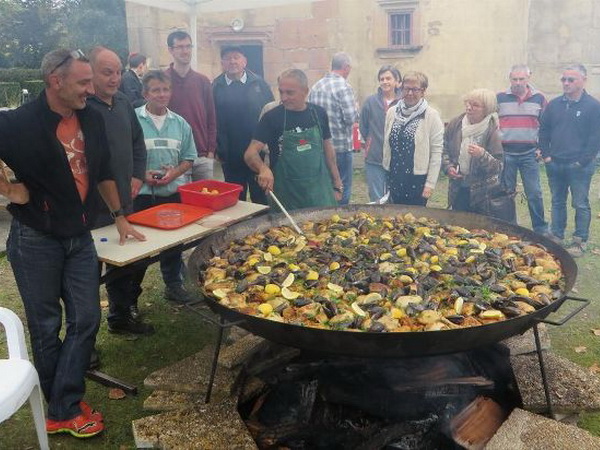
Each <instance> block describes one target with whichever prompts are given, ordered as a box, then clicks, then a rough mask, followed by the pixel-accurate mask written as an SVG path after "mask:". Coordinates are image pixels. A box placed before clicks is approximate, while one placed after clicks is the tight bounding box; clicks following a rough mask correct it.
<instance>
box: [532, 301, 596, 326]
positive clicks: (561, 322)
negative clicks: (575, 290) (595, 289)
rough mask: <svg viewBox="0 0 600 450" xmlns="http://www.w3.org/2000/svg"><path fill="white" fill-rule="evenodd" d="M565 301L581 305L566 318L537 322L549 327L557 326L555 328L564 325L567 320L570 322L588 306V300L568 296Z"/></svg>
mask: <svg viewBox="0 0 600 450" xmlns="http://www.w3.org/2000/svg"><path fill="white" fill-rule="evenodd" d="M567 300H572V301H574V302H579V303H581V304H580V305H579V306H578V307H577V308H575V309H574V310H573V311H571V312H570V313H569V314H568V315H567V316H566V317H563V318H562V319H560V320H548V319H541V320H539V322H543V323H547V324H549V325H557V326H561V325H564V324H565V323H567V322H568V321H569V320H571V319H572V318H573V317H574V316H576V315H577V314H579V313H580V312H581V311H582V310H583V309H584V308H587V306H588V305H589V304H590V300H588V299H587V298H581V297H571V296H570V295H566V296H565V300H564V301H567ZM563 303H564V302H563ZM561 306H562V304H561Z"/></svg>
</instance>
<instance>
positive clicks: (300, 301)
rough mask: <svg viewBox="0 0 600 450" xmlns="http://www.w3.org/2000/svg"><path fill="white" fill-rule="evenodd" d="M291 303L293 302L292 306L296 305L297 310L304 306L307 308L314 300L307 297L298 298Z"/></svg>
mask: <svg viewBox="0 0 600 450" xmlns="http://www.w3.org/2000/svg"><path fill="white" fill-rule="evenodd" d="M291 302H292V305H294V306H295V307H297V308H300V307H302V306H306V305H308V304H310V303H312V300H310V299H308V298H305V297H298V298H295V299H293V300H291Z"/></svg>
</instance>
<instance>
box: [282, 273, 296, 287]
mask: <svg viewBox="0 0 600 450" xmlns="http://www.w3.org/2000/svg"><path fill="white" fill-rule="evenodd" d="M295 279H296V277H295V276H294V274H293V273H290V274H289V275H288V276H287V277H285V280H283V282H282V283H281V285H282V286H283V287H290V286H291V285H292V283H293V282H294V280H295Z"/></svg>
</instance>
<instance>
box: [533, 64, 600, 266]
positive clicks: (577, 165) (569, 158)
mask: <svg viewBox="0 0 600 450" xmlns="http://www.w3.org/2000/svg"><path fill="white" fill-rule="evenodd" d="M586 79H587V71H586V69H585V67H584V66H583V65H581V64H576V65H573V66H570V67H567V68H566V69H565V70H564V72H563V75H562V78H561V79H560V81H561V83H562V87H563V95H562V96H560V97H557V98H555V99H554V100H552V101H551V102H550V103H549V104H548V107H547V108H546V110H545V111H544V113H543V114H542V117H541V121H540V137H539V140H540V149H541V151H542V157H543V159H544V162H545V163H546V173H547V174H548V183H549V185H550V190H551V191H552V226H551V231H552V234H553V235H554V236H555V237H556V240H557V241H559V242H561V243H562V240H563V239H564V237H565V236H564V234H565V227H566V225H567V195H568V193H569V191H570V192H571V204H572V206H573V208H575V231H574V232H573V240H572V241H571V242H570V243H569V244H568V246H567V250H568V251H569V253H570V254H571V255H572V256H573V257H580V256H583V254H584V252H585V250H586V245H587V240H588V237H589V230H590V222H591V218H592V213H591V208H590V201H589V191H590V183H591V180H592V175H593V174H594V168H595V165H594V161H595V159H596V155H597V153H598V149H599V146H600V102H598V100H596V99H595V98H593V97H592V96H591V95H589V94H588V93H587V92H586V91H585V82H586Z"/></svg>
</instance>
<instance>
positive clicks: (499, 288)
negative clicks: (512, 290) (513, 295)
mask: <svg viewBox="0 0 600 450" xmlns="http://www.w3.org/2000/svg"><path fill="white" fill-rule="evenodd" d="M489 288H490V291H492V292H495V293H496V294H502V293H503V292H506V290H507V287H506V286H503V285H502V284H490V286H489Z"/></svg>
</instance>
